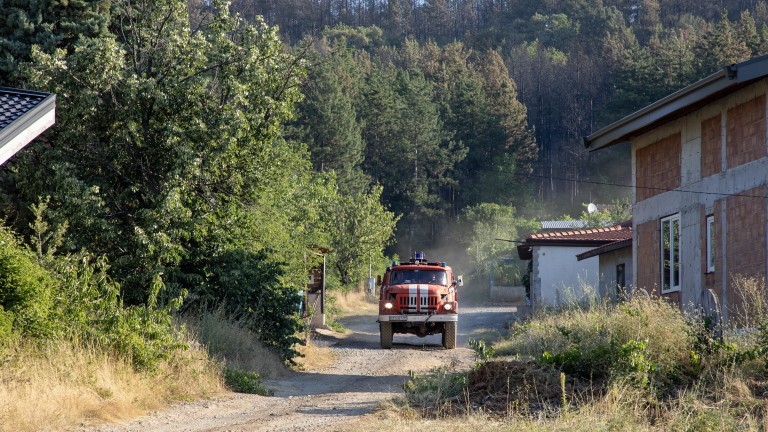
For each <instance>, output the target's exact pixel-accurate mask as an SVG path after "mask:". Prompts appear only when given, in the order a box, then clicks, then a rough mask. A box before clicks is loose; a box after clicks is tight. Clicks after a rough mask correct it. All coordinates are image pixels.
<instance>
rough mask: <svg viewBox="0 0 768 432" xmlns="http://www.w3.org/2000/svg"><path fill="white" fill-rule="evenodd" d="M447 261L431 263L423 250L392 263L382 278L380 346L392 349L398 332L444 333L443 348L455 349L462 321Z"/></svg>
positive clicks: (457, 284) (455, 284)
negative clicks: (407, 258) (408, 259)
mask: <svg viewBox="0 0 768 432" xmlns="http://www.w3.org/2000/svg"><path fill="white" fill-rule="evenodd" d="M462 285H463V281H462V277H461V276H454V274H453V270H452V269H451V268H450V267H449V266H447V265H446V264H445V262H428V261H427V259H426V258H425V257H424V253H423V252H417V253H414V254H413V257H412V258H411V259H410V261H409V262H407V263H397V262H393V263H392V265H391V266H390V267H387V271H386V273H385V274H384V277H383V279H382V284H381V289H380V292H379V319H378V322H379V334H380V337H381V347H382V348H385V349H389V348H392V338H393V335H394V334H395V333H401V334H414V335H417V336H419V337H424V336H427V335H432V334H438V333H440V334H442V336H443V340H442V343H443V347H445V348H447V349H454V348H456V332H457V326H458V322H459V314H458V312H459V310H458V309H459V303H458V299H457V292H456V290H457V287H460V286H462Z"/></svg>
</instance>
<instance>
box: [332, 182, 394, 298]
mask: <svg viewBox="0 0 768 432" xmlns="http://www.w3.org/2000/svg"><path fill="white" fill-rule="evenodd" d="M381 193H382V188H381V187H380V186H376V187H373V188H372V189H371V190H370V192H368V193H364V194H356V195H337V196H336V197H335V199H332V200H331V202H330V203H329V205H328V207H327V208H326V211H325V212H324V217H325V218H326V219H327V221H326V226H327V227H328V231H329V232H331V233H332V238H333V240H332V241H331V242H330V247H331V250H332V251H333V252H332V255H331V263H330V264H331V265H332V266H333V268H335V270H336V271H337V272H338V275H339V279H340V282H341V284H342V286H344V287H346V288H347V289H349V288H353V287H355V288H356V286H355V284H356V283H357V282H359V281H360V280H362V279H363V278H364V277H366V276H367V274H368V268H369V265H371V263H372V262H373V263H375V262H381V261H382V260H383V254H382V247H383V246H386V245H388V244H389V242H390V241H391V238H392V233H393V231H394V229H395V224H396V223H397V217H395V215H394V214H393V213H392V212H389V211H387V210H386V209H385V208H384V207H383V206H382V205H381V203H380V202H379V199H380V196H381Z"/></svg>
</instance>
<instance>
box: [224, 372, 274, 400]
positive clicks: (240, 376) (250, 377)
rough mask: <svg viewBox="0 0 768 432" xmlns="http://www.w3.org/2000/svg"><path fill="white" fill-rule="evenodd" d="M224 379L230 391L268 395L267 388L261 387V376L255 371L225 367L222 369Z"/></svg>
mask: <svg viewBox="0 0 768 432" xmlns="http://www.w3.org/2000/svg"><path fill="white" fill-rule="evenodd" d="M224 381H225V382H226V383H227V386H228V387H229V388H231V389H232V391H235V392H238V393H249V394H257V395H262V396H269V390H267V389H265V388H264V387H262V385H261V376H260V375H259V374H258V373H256V372H247V371H241V370H237V369H229V368H227V369H224Z"/></svg>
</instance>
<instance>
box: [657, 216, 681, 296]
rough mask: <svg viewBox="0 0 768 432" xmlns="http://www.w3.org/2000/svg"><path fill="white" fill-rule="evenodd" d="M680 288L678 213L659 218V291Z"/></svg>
mask: <svg viewBox="0 0 768 432" xmlns="http://www.w3.org/2000/svg"><path fill="white" fill-rule="evenodd" d="M679 289H680V214H676V215H673V216H669V217H665V218H664V219H662V220H661V293H662V294H664V293H668V292H672V291H678V290H679Z"/></svg>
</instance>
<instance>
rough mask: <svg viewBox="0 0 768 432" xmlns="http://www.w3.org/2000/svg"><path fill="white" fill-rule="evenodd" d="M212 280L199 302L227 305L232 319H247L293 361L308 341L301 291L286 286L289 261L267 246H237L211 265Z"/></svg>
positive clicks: (268, 343)
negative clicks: (284, 261) (280, 260)
mask: <svg viewBox="0 0 768 432" xmlns="http://www.w3.org/2000/svg"><path fill="white" fill-rule="evenodd" d="M205 266H206V269H207V273H208V274H209V275H210V276H208V279H207V283H206V284H205V286H204V287H202V288H201V289H200V290H199V291H198V292H196V293H195V294H196V295H197V296H198V300H197V301H198V306H200V307H203V308H205V307H211V308H214V309H215V308H216V307H218V305H224V307H225V308H226V311H227V315H228V318H229V319H232V320H234V321H240V322H244V323H247V325H248V327H249V329H250V330H251V331H253V332H254V333H255V334H256V336H257V337H258V338H259V340H260V341H261V342H262V343H264V345H266V346H267V347H269V348H270V349H273V350H274V351H275V352H277V353H278V355H280V357H281V358H282V359H283V360H284V361H286V362H288V363H293V360H292V359H293V358H294V357H296V356H298V355H299V353H298V352H297V351H296V350H295V349H294V346H295V345H296V344H303V343H304V341H303V339H301V338H299V337H298V335H299V334H300V333H301V331H302V330H303V323H302V321H301V317H300V316H299V304H300V301H301V296H300V294H299V290H298V289H296V288H294V287H290V286H286V285H285V284H284V283H283V281H282V278H283V276H284V274H285V271H284V265H283V264H281V263H275V262H272V261H271V260H270V258H269V255H268V253H267V251H260V252H258V253H252V252H248V251H244V250H231V251H227V252H224V253H221V254H220V255H218V256H215V257H211V258H210V259H209V260H208V261H207V263H206V264H205Z"/></svg>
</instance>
